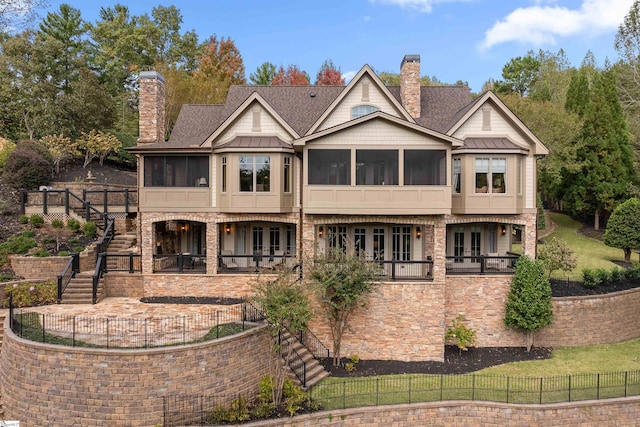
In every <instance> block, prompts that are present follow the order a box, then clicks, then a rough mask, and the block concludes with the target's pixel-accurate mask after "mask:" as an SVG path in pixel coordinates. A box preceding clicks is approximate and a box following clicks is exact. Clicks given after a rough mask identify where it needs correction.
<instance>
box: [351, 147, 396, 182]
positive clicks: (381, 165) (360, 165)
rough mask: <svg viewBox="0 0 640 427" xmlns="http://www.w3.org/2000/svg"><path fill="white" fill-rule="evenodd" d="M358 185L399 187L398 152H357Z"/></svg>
mask: <svg viewBox="0 0 640 427" xmlns="http://www.w3.org/2000/svg"><path fill="white" fill-rule="evenodd" d="M356 185H398V150H356Z"/></svg>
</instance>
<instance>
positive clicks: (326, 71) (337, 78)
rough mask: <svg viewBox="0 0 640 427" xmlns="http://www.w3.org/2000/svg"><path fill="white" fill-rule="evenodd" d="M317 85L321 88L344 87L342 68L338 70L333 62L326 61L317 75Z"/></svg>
mask: <svg viewBox="0 0 640 427" xmlns="http://www.w3.org/2000/svg"><path fill="white" fill-rule="evenodd" d="M315 84H316V85H319V86H344V79H343V78H342V73H341V72H340V68H336V66H335V65H334V63H333V61H332V60H330V59H327V60H325V61H324V62H323V63H322V66H321V67H320V71H318V74H317V75H316V82H315Z"/></svg>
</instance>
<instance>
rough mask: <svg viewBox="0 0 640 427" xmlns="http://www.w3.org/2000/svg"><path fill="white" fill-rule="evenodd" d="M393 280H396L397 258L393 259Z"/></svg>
mask: <svg viewBox="0 0 640 427" xmlns="http://www.w3.org/2000/svg"><path fill="white" fill-rule="evenodd" d="M391 280H394V281H395V280H396V260H395V259H393V260H391Z"/></svg>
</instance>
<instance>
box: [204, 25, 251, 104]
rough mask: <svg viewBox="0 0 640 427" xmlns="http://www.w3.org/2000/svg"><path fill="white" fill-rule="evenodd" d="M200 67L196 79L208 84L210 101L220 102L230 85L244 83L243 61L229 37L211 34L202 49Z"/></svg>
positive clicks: (224, 97) (225, 95)
mask: <svg viewBox="0 0 640 427" xmlns="http://www.w3.org/2000/svg"><path fill="white" fill-rule="evenodd" d="M199 63H200V68H199V69H198V71H196V72H195V78H196V79H203V80H204V81H206V82H207V84H208V86H209V91H210V93H211V94H212V95H211V96H212V97H213V99H212V102H214V103H222V102H224V100H225V99H226V97H227V92H228V91H229V87H230V86H231V85H239V84H244V83H245V82H246V81H245V78H244V63H243V62H242V55H240V51H239V50H238V48H237V47H236V45H235V43H234V42H233V40H231V39H230V38H227V39H225V38H224V37H223V38H221V39H220V40H219V41H218V39H217V37H216V36H215V35H214V36H211V37H210V38H209V41H208V42H207V43H205V45H204V48H203V49H202V55H201V56H200V59H199Z"/></svg>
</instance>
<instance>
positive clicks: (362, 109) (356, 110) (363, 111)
mask: <svg viewBox="0 0 640 427" xmlns="http://www.w3.org/2000/svg"><path fill="white" fill-rule="evenodd" d="M378 110H380V109H379V108H378V107H374V106H373V105H358V106H356V107H353V108H352V109H351V119H352V120H353V119H357V118H358V117H362V116H366V115H367V114H371V113H375V112H376V111H378Z"/></svg>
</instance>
